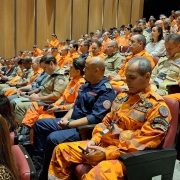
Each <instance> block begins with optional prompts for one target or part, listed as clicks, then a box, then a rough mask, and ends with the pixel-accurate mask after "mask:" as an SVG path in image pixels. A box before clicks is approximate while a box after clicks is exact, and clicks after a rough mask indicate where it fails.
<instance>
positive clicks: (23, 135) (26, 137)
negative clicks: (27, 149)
mask: <svg viewBox="0 0 180 180" xmlns="http://www.w3.org/2000/svg"><path fill="white" fill-rule="evenodd" d="M30 129H31V128H30V127H28V126H25V125H21V129H20V131H19V135H18V142H19V144H22V145H29V144H31V142H30Z"/></svg>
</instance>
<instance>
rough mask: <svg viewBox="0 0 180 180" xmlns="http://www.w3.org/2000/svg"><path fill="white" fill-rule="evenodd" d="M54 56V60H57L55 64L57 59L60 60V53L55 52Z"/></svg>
mask: <svg viewBox="0 0 180 180" xmlns="http://www.w3.org/2000/svg"><path fill="white" fill-rule="evenodd" d="M55 58H56V62H57V64H58V63H59V61H60V60H61V55H60V54H59V53H57V54H56V55H55Z"/></svg>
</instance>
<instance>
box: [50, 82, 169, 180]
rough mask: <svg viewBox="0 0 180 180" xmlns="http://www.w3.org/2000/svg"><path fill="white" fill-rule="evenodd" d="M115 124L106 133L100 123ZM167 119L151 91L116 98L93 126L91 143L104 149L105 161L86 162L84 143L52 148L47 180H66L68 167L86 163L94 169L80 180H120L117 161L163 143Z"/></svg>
mask: <svg viewBox="0 0 180 180" xmlns="http://www.w3.org/2000/svg"><path fill="white" fill-rule="evenodd" d="M107 120H108V121H109V122H110V123H111V122H112V121H114V122H115V124H114V125H113V127H112V128H111V129H110V130H109V131H106V133H105V131H104V130H107V127H106V125H105V123H104V122H106V121H107ZM170 120H171V115H170V112H169V109H168V107H167V105H166V103H165V102H164V100H163V98H162V97H161V96H159V95H158V94H156V93H155V92H154V91H153V90H151V88H150V86H149V87H147V88H146V89H145V90H143V91H141V92H139V93H137V94H135V95H132V94H130V93H128V92H126V93H125V92H124V93H121V94H119V95H118V96H117V97H116V99H115V100H114V102H113V104H112V108H111V112H110V113H108V114H107V115H106V116H105V118H104V119H103V123H100V124H98V125H96V126H95V128H94V130H93V133H92V139H91V140H92V141H94V142H95V144H96V145H97V146H100V147H102V148H104V150H105V160H103V161H101V162H99V163H95V162H93V159H97V158H98V156H97V155H96V157H92V161H86V159H85V158H84V157H83V156H82V151H81V149H79V148H78V146H81V147H82V148H84V147H85V145H86V144H87V141H80V142H70V143H63V144H59V145H58V146H56V148H55V149H54V152H53V155H52V159H51V162H50V166H49V171H48V173H49V176H48V179H49V180H52V179H53V178H54V179H56V178H55V177H57V178H59V179H69V177H70V174H71V168H70V167H71V164H72V163H87V164H91V165H94V167H93V168H92V169H91V170H90V171H89V172H88V173H87V174H84V175H83V176H82V180H94V179H107V180H110V179H113V180H114V179H123V177H124V174H125V167H124V165H123V163H122V162H121V161H120V160H118V158H119V156H120V155H121V154H124V153H127V152H134V151H138V150H145V149H153V148H157V147H158V145H159V144H160V143H161V141H162V140H163V139H164V137H165V135H166V132H167V130H168V127H169V122H170Z"/></svg>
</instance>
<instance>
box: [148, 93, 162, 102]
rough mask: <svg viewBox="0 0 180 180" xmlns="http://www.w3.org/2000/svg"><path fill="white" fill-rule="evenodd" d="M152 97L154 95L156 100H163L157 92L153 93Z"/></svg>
mask: <svg viewBox="0 0 180 180" xmlns="http://www.w3.org/2000/svg"><path fill="white" fill-rule="evenodd" d="M151 95H152V96H153V97H154V98H156V100H163V98H162V96H160V95H159V94H158V93H156V92H153V93H151Z"/></svg>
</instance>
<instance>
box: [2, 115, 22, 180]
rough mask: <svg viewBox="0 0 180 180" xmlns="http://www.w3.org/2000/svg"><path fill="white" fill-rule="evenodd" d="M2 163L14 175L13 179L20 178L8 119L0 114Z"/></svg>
mask: <svg viewBox="0 0 180 180" xmlns="http://www.w3.org/2000/svg"><path fill="white" fill-rule="evenodd" d="M0 124H1V126H0V164H1V165H3V166H5V167H6V168H7V169H8V170H9V171H10V175H11V176H12V180H17V179H19V177H18V170H17V167H16V165H15V162H14V158H13V153H12V152H11V143H10V134H9V130H8V126H7V123H6V120H5V119H4V118H3V116H1V115H0Z"/></svg>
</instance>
